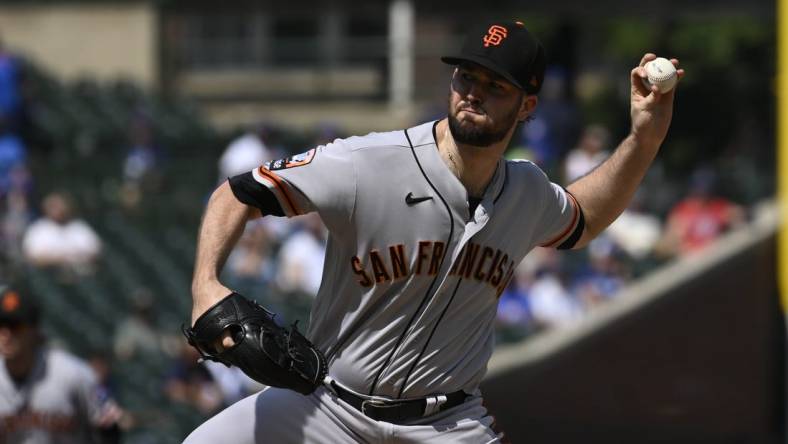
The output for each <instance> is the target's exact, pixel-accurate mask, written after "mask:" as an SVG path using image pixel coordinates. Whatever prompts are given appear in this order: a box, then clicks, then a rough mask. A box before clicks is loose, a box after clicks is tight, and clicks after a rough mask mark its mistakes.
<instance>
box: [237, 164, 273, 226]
mask: <svg viewBox="0 0 788 444" xmlns="http://www.w3.org/2000/svg"><path fill="white" fill-rule="evenodd" d="M228 180H229V182H230V189H231V190H233V195H235V198H236V199H238V200H239V201H240V202H241V203H244V204H246V205H249V206H252V207H255V208H259V209H260V212H262V213H263V216H268V215H271V216H284V215H285V212H284V211H282V206H281V205H279V201H278V200H276V196H274V193H273V192H272V191H271V190H269V189H268V187H266V186H265V185H262V184H260V183H258V182H257V181H256V180H254V177H252V172H251V171H250V172H248V173H244V174H239V175H237V176H234V177H231V178H229V179H228Z"/></svg>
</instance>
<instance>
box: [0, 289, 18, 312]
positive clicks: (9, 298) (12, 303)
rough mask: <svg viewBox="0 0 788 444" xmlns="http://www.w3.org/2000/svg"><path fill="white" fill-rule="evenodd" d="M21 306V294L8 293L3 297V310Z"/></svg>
mask: <svg viewBox="0 0 788 444" xmlns="http://www.w3.org/2000/svg"><path fill="white" fill-rule="evenodd" d="M17 307H19V295H18V294H16V293H14V292H9V293H6V295H5V297H4V298H3V311H5V312H9V313H10V312H12V311H14V310H16V308H17Z"/></svg>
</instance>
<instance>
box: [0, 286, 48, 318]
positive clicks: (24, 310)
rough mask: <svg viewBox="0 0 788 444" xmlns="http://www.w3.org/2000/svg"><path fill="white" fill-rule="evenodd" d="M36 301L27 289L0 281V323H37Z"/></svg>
mask: <svg viewBox="0 0 788 444" xmlns="http://www.w3.org/2000/svg"><path fill="white" fill-rule="evenodd" d="M39 315H40V309H39V306H38V301H36V299H35V298H34V297H33V295H32V294H31V293H29V292H28V291H22V290H20V289H18V288H12V287H10V286H8V285H5V284H2V283H0V325H2V324H37V323H38V319H39Z"/></svg>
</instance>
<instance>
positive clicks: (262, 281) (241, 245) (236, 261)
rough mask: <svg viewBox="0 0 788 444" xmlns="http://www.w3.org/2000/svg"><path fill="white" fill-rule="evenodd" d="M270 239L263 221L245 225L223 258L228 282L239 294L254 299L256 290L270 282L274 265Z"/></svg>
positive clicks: (258, 220) (257, 220) (254, 221)
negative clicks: (226, 255) (233, 245)
mask: <svg viewBox="0 0 788 444" xmlns="http://www.w3.org/2000/svg"><path fill="white" fill-rule="evenodd" d="M271 244H272V238H271V233H270V232H269V229H268V225H267V224H266V223H265V219H256V220H253V221H250V222H249V223H248V224H247V225H246V229H245V230H244V233H243V235H242V236H241V239H239V240H238V244H236V246H235V248H233V251H232V252H231V253H230V256H229V257H228V258H227V266H226V267H225V272H226V273H227V280H228V283H229V284H230V285H231V286H232V287H233V288H237V289H238V291H239V292H247V294H249V296H257V293H258V289H259V287H261V286H263V285H266V284H268V283H270V282H271V280H272V279H273V277H274V267H275V264H274V262H273V260H272V258H271V249H272V248H271V246H272V245H271Z"/></svg>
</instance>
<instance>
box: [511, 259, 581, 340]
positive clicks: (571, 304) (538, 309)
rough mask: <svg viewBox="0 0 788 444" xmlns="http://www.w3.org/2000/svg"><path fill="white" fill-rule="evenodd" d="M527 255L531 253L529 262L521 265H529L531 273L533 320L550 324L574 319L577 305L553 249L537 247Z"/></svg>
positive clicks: (554, 324)
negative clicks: (567, 286)
mask: <svg viewBox="0 0 788 444" xmlns="http://www.w3.org/2000/svg"><path fill="white" fill-rule="evenodd" d="M534 252H538V253H537V254H534ZM528 256H532V257H531V258H530V260H529V262H530V261H533V262H530V263H527V265H523V266H529V267H532V268H533V273H534V276H535V279H534V283H533V285H531V290H530V292H529V302H530V307H531V313H532V314H533V318H534V321H535V322H536V323H537V324H538V326H539V327H554V326H561V325H564V324H567V323H569V322H571V321H575V320H577V319H578V318H579V316H580V315H581V307H580V306H579V305H578V304H577V302H576V301H575V299H574V297H573V296H572V294H571V293H570V292H569V290H567V288H566V285H565V282H564V271H563V270H562V269H561V262H560V261H561V257H560V256H559V255H558V253H557V251H556V250H552V249H547V248H538V249H535V250H533V251H532V252H531V253H530V254H529V255H528ZM526 258H527V257H526Z"/></svg>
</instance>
